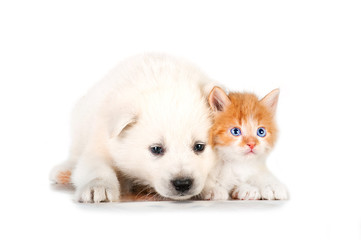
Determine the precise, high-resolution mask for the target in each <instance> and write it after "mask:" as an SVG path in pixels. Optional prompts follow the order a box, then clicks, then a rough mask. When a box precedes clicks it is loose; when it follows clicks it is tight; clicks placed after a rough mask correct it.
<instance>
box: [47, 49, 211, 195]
mask: <svg viewBox="0 0 361 240" xmlns="http://www.w3.org/2000/svg"><path fill="white" fill-rule="evenodd" d="M213 86H214V84H213V82H212V81H211V80H210V79H209V78H208V77H207V76H205V75H204V74H203V73H201V72H200V71H199V70H198V69H197V68H196V67H194V66H192V65H191V64H189V63H187V62H185V61H183V60H180V59H176V58H173V57H170V56H166V55H160V54H148V55H141V56H136V57H133V58H130V59H128V60H126V61H124V62H123V63H121V64H120V65H118V66H117V67H116V68H115V69H113V70H112V71H111V72H110V73H109V74H108V75H107V76H106V77H105V78H104V79H103V80H102V81H100V82H99V83H98V84H96V85H95V86H94V87H93V88H91V89H90V91H89V92H88V93H87V94H86V95H85V96H84V97H83V98H82V99H80V101H79V102H78V104H77V105H76V107H75V109H74V112H73V116H72V145H71V149H70V155H69V160H68V161H66V162H65V163H63V164H61V165H59V166H57V167H55V168H54V170H53V171H52V173H51V179H52V180H54V181H56V176H57V174H59V172H60V171H65V170H70V171H72V177H71V181H72V183H73V184H74V185H75V187H76V199H77V200H78V201H83V202H100V201H117V200H118V199H119V197H120V185H119V182H118V179H117V174H116V173H117V171H118V170H119V171H121V172H122V173H123V174H125V175H127V176H128V177H130V178H132V179H136V180H137V181H139V182H140V183H142V184H145V185H149V186H150V187H153V188H154V189H155V190H156V191H157V192H158V193H159V194H160V195H162V196H164V197H169V198H173V199H187V198H190V197H192V196H194V195H197V194H199V193H200V192H201V190H202V189H203V187H204V184H205V181H206V178H207V175H208V173H209V172H210V170H211V168H212V166H213V164H214V158H215V157H214V153H213V151H212V149H211V147H208V146H206V148H205V150H204V151H203V152H202V153H198V154H197V153H195V152H194V150H193V146H194V144H195V143H196V142H203V143H207V142H208V130H209V128H210V126H211V117H210V116H211V114H210V109H209V107H208V105H207V101H206V97H207V96H208V94H209V92H210V90H211V89H212V87H213ZM154 144H161V145H163V146H164V148H165V153H164V155H162V156H155V155H153V154H152V153H151V152H150V150H149V147H150V146H152V145H154ZM183 177H190V178H192V179H194V182H193V184H192V187H191V189H190V190H189V191H188V192H187V193H186V194H180V193H178V192H177V191H176V190H175V189H174V186H172V184H171V181H172V180H173V179H176V178H183Z"/></svg>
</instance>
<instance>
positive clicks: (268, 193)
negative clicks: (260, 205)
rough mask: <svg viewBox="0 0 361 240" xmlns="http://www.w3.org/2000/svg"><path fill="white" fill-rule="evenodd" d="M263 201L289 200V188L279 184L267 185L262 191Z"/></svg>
mask: <svg viewBox="0 0 361 240" xmlns="http://www.w3.org/2000/svg"><path fill="white" fill-rule="evenodd" d="M261 195H262V199H265V200H287V199H288V191H287V188H286V187H285V186H284V185H282V184H280V183H278V184H270V185H266V186H264V187H263V188H262V189H261Z"/></svg>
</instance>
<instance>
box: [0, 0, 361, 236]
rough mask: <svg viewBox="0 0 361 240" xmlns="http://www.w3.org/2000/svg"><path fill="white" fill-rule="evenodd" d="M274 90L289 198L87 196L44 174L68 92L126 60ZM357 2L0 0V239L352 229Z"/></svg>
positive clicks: (280, 168) (359, 31) (273, 162)
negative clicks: (165, 58) (118, 200)
mask: <svg viewBox="0 0 361 240" xmlns="http://www.w3.org/2000/svg"><path fill="white" fill-rule="evenodd" d="M149 51H160V52H165V53H169V54H173V55H176V56H181V57H184V58H186V59H189V60H190V61H192V62H194V63H196V64H197V65H198V66H200V67H201V68H202V69H203V71H204V72H206V73H207V74H208V75H209V76H210V77H211V78H213V79H216V80H217V81H220V82H222V83H223V84H224V85H226V86H227V87H229V88H230V89H232V90H239V91H243V90H247V91H253V92H255V93H257V94H259V95H260V96H263V95H264V94H266V93H267V92H269V91H271V90H272V89H274V88H277V87H280V88H281V95H280V102H279V108H278V123H279V127H280V130H281V135H280V138H279V141H278V144H277V147H276V148H275V150H274V152H273V153H272V155H271V156H270V158H269V159H268V160H269V161H268V163H269V166H270V168H271V169H272V170H273V171H274V172H275V174H276V175H277V176H278V177H279V178H280V179H281V180H282V181H283V182H284V183H285V184H286V185H287V186H288V188H289V190H290V193H291V199H290V200H289V201H287V202H273V203H265V202H256V203H247V202H228V203H210V202H205V203H164V204H158V205H157V204H152V203H151V204H147V203H143V204H142V203H133V204H125V203H124V204H115V205H104V204H103V205H100V206H99V205H98V206H94V205H91V206H89V205H88V206H85V205H81V204H76V203H74V202H73V201H72V196H71V193H69V192H66V191H65V192H64V191H56V190H54V189H53V187H51V185H50V183H49V181H48V173H49V171H50V169H51V167H52V166H53V165H55V164H57V163H59V162H61V161H63V160H64V159H65V158H66V154H67V148H68V145H69V142H70V139H69V132H68V129H69V115H70V111H71V109H72V106H73V105H74V103H75V101H76V100H77V99H78V98H79V97H80V96H81V95H82V94H84V93H85V91H86V90H87V89H88V88H89V87H90V86H91V85H92V84H93V83H94V82H96V81H98V80H99V79H101V78H102V77H103V76H104V75H105V74H106V73H107V71H108V70H109V69H111V68H112V67H113V66H114V65H115V64H117V63H118V62H119V61H121V60H122V59H124V58H125V57H128V56H131V55H134V54H138V53H142V52H149ZM360 80H361V4H360V1H347V0H344V1H332V0H328V1H319V0H310V1H307V0H304V1H287V0H285V1H203V2H202V1H185V0H183V1H135V0H132V1H114V2H108V1H98V2H93V1H84V2H79V1H74V0H72V1H64V0H63V1H43V2H40V1H23V2H19V1H1V3H0V81H1V83H0V113H1V120H0V121H1V124H0V146H1V147H0V149H1V150H0V158H1V165H0V166H1V168H0V187H1V188H0V219H1V224H0V228H1V230H0V238H1V239H25V238H26V239H30V238H31V239H62V240H64V239H75V238H77V239H133V238H143V239H153V238H155V239H162V238H164V239H191V238H198V239H210V238H212V239H217V238H218V239H227V238H228V239H262V238H263V239H360V238H361V215H360V213H361V207H360V202H361V201H360V197H361V188H360V183H361V177H360V173H361V168H360V160H361V157H360V151H359V149H360V147H361V146H360V134H361V131H360V123H361V117H360V104H361V97H360V87H359V84H358V82H359V81H360Z"/></svg>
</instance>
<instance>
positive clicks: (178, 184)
mask: <svg viewBox="0 0 361 240" xmlns="http://www.w3.org/2000/svg"><path fill="white" fill-rule="evenodd" d="M192 183H193V179H190V178H181V179H175V180H173V181H172V184H173V186H174V188H175V190H177V191H178V192H186V191H188V190H189V189H190V188H191V187H192Z"/></svg>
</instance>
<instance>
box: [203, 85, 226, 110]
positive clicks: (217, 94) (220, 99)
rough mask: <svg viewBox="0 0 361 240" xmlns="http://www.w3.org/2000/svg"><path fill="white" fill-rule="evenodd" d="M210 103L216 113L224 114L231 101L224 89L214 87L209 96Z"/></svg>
mask: <svg viewBox="0 0 361 240" xmlns="http://www.w3.org/2000/svg"><path fill="white" fill-rule="evenodd" d="M208 103H209V105H210V106H211V108H212V110H213V111H214V112H222V111H224V110H225V109H226V108H227V107H228V105H229V104H231V100H229V98H228V96H227V94H226V93H225V92H224V91H223V90H222V88H220V87H214V88H213V89H212V91H211V93H210V94H209V96H208Z"/></svg>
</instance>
